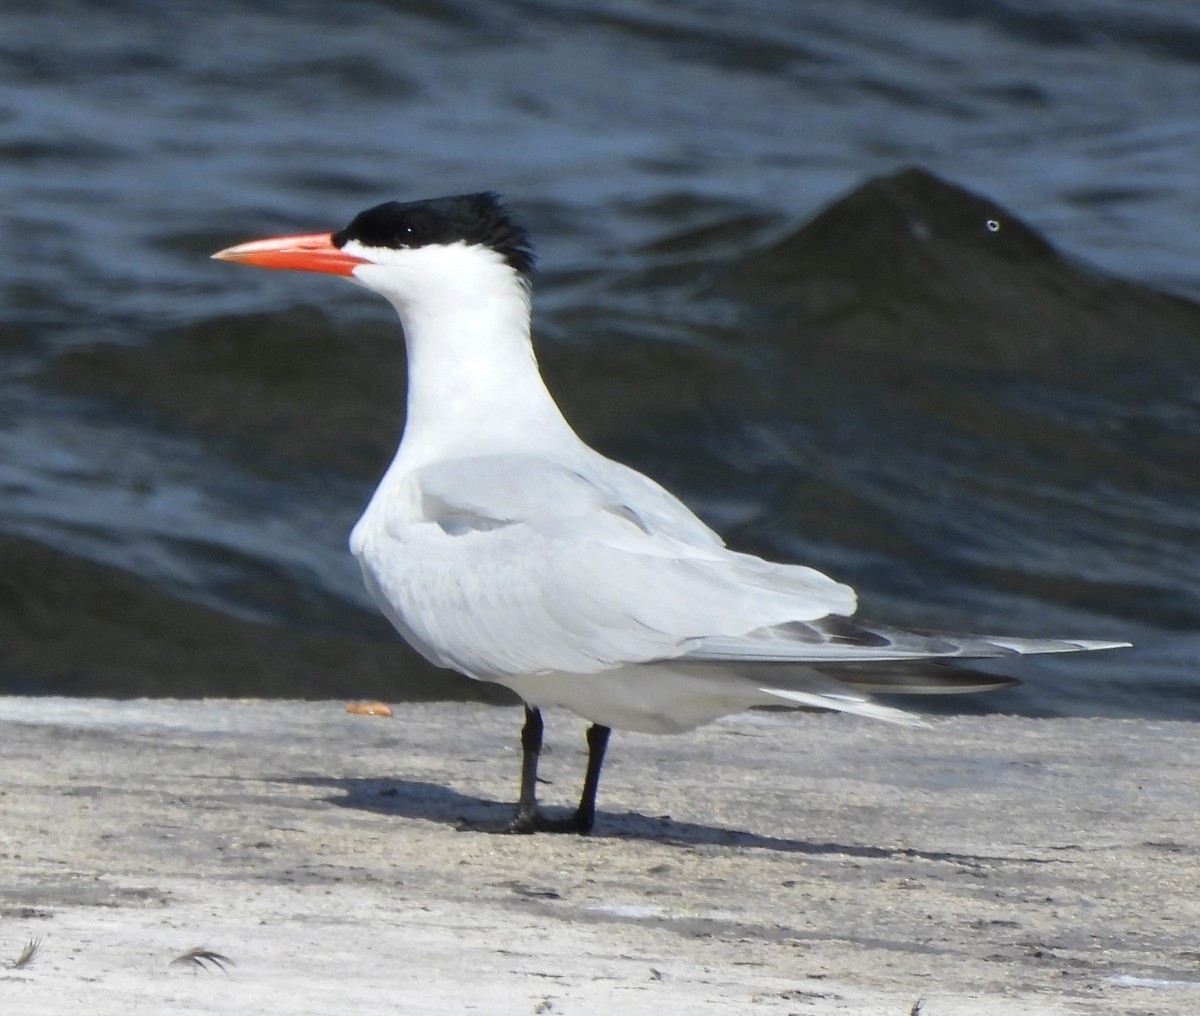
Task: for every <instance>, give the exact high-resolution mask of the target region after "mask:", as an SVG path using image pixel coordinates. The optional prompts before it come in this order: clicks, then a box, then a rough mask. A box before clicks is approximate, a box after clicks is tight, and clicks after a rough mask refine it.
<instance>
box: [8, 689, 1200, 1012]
mask: <svg viewBox="0 0 1200 1016" xmlns="http://www.w3.org/2000/svg"><path fill="white" fill-rule="evenodd" d="M519 725H520V715H519V712H518V711H517V710H513V709H497V708H492V707H487V706H475V705H462V704H423V705H402V706H397V707H396V715H395V717H394V718H392V719H384V718H378V717H369V716H351V715H347V714H346V712H345V710H344V703H335V702H318V703H297V702H260V701H200V702H180V701H133V702H115V701H109V700H102V699H22V698H7V699H0V764H2V766H3V770H2V771H3V784H2V789H0V872H2V875H0V1012H4V1013H14V1014H18V1013H19V1014H22V1016H40V1014H54V1016H60V1014H63V1013H88V1014H100V1016H104V1014H110V1013H113V1014H115V1013H122V1014H124V1013H155V1014H158V1013H172V1012H187V1013H220V1014H232V1013H239V1014H240V1013H247V1014H249V1013H266V1012H269V1013H272V1014H281V1016H290V1014H300V1013H306V1014H307V1013H313V1014H317V1013H320V1014H322V1016H329V1014H338V1013H354V1014H373V1013H381V1014H385V1013H387V1014H390V1013H397V1014H399V1013H405V1014H408V1013H412V1014H422V1016H425V1014H439V1013H455V1014H458V1013H471V1012H477V1013H487V1014H510V1013H511V1014H523V1016H524V1014H530V1016H532V1014H564V1016H567V1014H593V1013H594V1014H618V1013H619V1014H662V1013H686V1014H693V1013H699V1014H710V1013H711V1014H716V1013H721V1014H729V1013H750V1014H763V1016H767V1014H782V1013H801V1014H809V1013H812V1014H850V1013H856V1014H857V1013H862V1014H880V1016H908V1014H909V1013H911V1012H912V1011H913V1007H914V1003H916V1002H917V1000H918V999H923V1001H922V1002H921V1005H920V1008H919V1011H920V1012H921V1013H923V1014H924V1016H979V1014H1001V1016H1016V1014H1022V1016H1030V1014H1041V1013H1062V1014H1068V1013H1120V1014H1122V1016H1137V1014H1147V1016H1148V1014H1151V1013H1153V1014H1156V1016H1175V1014H1178V1016H1195V1014H1196V1013H1200V819H1198V816H1200V765H1198V763H1197V752H1196V743H1197V742H1196V730H1195V727H1194V726H1192V725H1188V724H1183V723H1162V722H1143V721H1116V720H1082V719H1081V720H1030V719H1014V718H1007V717H986V718H952V719H936V720H934V721H933V725H932V727H931V728H930V729H926V730H919V729H918V730H910V729H901V728H895V727H891V726H887V725H884V724H875V723H871V722H869V721H859V720H856V719H853V718H849V717H844V716H833V715H817V714H775V713H771V714H766V713H753V714H745V715H743V716H741V717H737V718H735V719H733V720H731V721H727V722H722V723H719V724H715V725H713V726H711V727H708V728H705V729H703V730H700V731H696V732H694V733H692V734H686V735H682V736H679V737H673V738H651V737H646V736H638V735H632V734H623V733H621V732H616V733H615V734H614V737H613V743H612V746H611V749H610V756H609V763H608V766H607V768H606V772H605V779H604V781H603V782H602V784H601V788H600V813H599V817H598V822H597V828H596V832H595V834H594V835H593V836H591V837H588V838H579V837H558V836H554V837H552V836H537V837H505V836H492V835H487V834H483V833H477V832H460V831H458V829H457V826H458V823H459V820H460V819H461V818H467V819H472V818H473V819H483V818H487V817H495V818H499V817H500V816H501V815H503V814H504V813H505V809H506V808H507V807H508V804H507V802H508V801H509V800H510V799H511V798H512V797H514V796H515V792H516V778H517V771H518V762H519V756H518V750H517V733H518V729H519ZM582 732H583V724H582V723H580V722H579V721H577V720H575V719H573V718H572V717H570V716H568V715H566V714H563V713H556V712H551V713H548V714H547V735H548V742H549V744H550V746H551V749H552V751H551V753H550V754H548V755H547V756H546V757H545V759H544V764H543V772H544V775H545V776H546V777H547V779H548V780H550V781H551V782H550V783H549V784H547V785H546V786H545V787H544V788H543V797H544V799H545V800H547V801H551V802H562V803H563V804H566V803H568V802H571V801H573V800H574V798H575V795H576V793H577V788H578V784H579V781H580V779H581V777H582V764H583V754H582V744H583V737H582ZM668 815H669V817H668ZM31 938H39V939H40V940H41V950H40V952H39V954H38V955H37V956H36V957H35V958H34V959H33V961H32V962H30V963H29V964H27V965H26V966H24V967H22V968H19V969H14V968H13V967H12V966H11V961H12V960H14V959H15V958H16V957H17V955H18V954H19V953H20V951H21V948H22V946H23V945H24V943H25V942H26V941H27V940H29V939H31ZM197 946H204V947H207V948H209V949H211V950H213V951H215V952H217V953H220V954H222V955H224V956H227V957H229V958H230V959H231V960H232V961H233V962H234V963H235V964H236V965H234V966H230V967H229V968H228V971H227V972H226V973H221V972H220V971H217V970H213V969H208V970H198V969H195V968H194V967H192V966H188V965H183V964H175V965H172V964H171V962H170V961H171V960H172V958H173V957H175V956H177V955H178V954H180V953H182V952H184V951H185V950H187V949H190V948H193V947H197Z"/></svg>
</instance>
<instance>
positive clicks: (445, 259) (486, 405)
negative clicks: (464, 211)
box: [345, 243, 579, 470]
mask: <svg viewBox="0 0 1200 1016" xmlns="http://www.w3.org/2000/svg"><path fill="white" fill-rule="evenodd" d="M351 247H352V244H347V245H346V248H345V249H346V250H347V251H350V252H352V253H355V252H356V251H352V250H351ZM370 257H371V259H372V261H373V262H375V263H372V264H365V265H360V266H358V267H357V268H355V270H354V279H355V281H357V282H358V283H359V284H361V285H363V286H365V287H366V288H368V289H371V290H374V291H375V292H377V293H379V294H381V295H382V296H384V297H386V298H387V299H388V300H389V301H390V302H391V303H392V305H393V306H394V307H395V308H396V311H397V313H398V314H399V315H400V321H401V324H402V325H403V327H404V339H405V345H406V348H407V354H408V400H407V419H406V422H405V425H404V436H403V439H402V441H401V444H400V448H399V450H398V452H397V456H396V463H395V464H396V465H397V466H400V465H402V466H403V468H404V469H406V470H407V469H415V468H419V467H420V466H422V465H425V464H427V463H430V462H436V461H440V460H443V459H451V458H460V457H467V456H472V455H479V454H495V453H500V452H524V451H535V450H537V451H543V452H544V451H548V450H551V449H553V448H555V447H562V446H563V445H564V444H568V443H569V444H572V445H577V444H578V442H579V439H578V438H577V437H576V436H575V433H574V432H573V431H572V430H571V428H570V426H569V425H568V424H567V422H566V420H565V419H564V418H563V415H562V413H561V412H560V411H559V409H558V406H557V405H555V403H554V400H553V398H551V396H550V393H549V391H548V390H547V389H546V385H545V383H544V382H543V381H542V377H541V374H540V373H539V371H538V365H537V360H536V358H535V357H534V352H533V344H532V342H531V340H530V333H529V315H530V305H529V292H528V287H527V286H526V284H525V283H524V281H523V280H522V278H521V276H520V275H518V274H517V273H516V272H515V271H514V270H513V269H512V268H511V267H510V266H509V265H508V264H507V263H506V262H505V261H504V259H503V258H502V257H501V256H500V255H498V254H496V253H495V252H494V251H492V250H490V249H488V248H485V247H469V246H467V245H466V244H462V243H459V244H452V245H449V246H428V247H420V248H415V249H410V250H398V251H379V250H378V249H372V250H371V251H370Z"/></svg>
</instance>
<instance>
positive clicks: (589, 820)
mask: <svg viewBox="0 0 1200 1016" xmlns="http://www.w3.org/2000/svg"><path fill="white" fill-rule="evenodd" d="M594 820H595V816H594V815H589V814H585V813H582V812H580V811H574V812H572V813H571V814H570V815H567V816H566V817H564V818H551V817H549V816H548V815H543V814H542V812H541V811H539V810H538V809H537V808H532V809H530V808H518V809H517V810H516V812H514V814H513V817H512V818H510V819H509V820H508V821H507V822H501V823H499V824H497V823H486V822H479V823H475V822H466V821H463V822H459V824H458V829H459V831H460V832H478V833H494V834H497V833H498V834H504V835H510V836H528V835H530V834H531V833H574V834H575V835H577V836H585V835H587V834H588V833H589V832H591V831H592V824H593V822H594Z"/></svg>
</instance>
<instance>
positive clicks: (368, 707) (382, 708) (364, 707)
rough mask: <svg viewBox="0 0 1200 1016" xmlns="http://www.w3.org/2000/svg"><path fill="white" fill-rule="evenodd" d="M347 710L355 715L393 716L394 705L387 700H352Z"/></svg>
mask: <svg viewBox="0 0 1200 1016" xmlns="http://www.w3.org/2000/svg"><path fill="white" fill-rule="evenodd" d="M346 712H348V713H353V714H354V715H355V716H391V715H392V707H391V706H389V705H388V704H387V703H386V702H350V703H349V704H347V706H346Z"/></svg>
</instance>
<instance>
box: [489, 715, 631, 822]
mask: <svg viewBox="0 0 1200 1016" xmlns="http://www.w3.org/2000/svg"><path fill="white" fill-rule="evenodd" d="M543 729H544V727H543V723H542V714H541V712H540V711H539V710H537V709H535V708H533V707H532V706H526V707H525V726H524V727H522V728H521V796H520V797H519V798H518V800H517V810H516V812H515V813H514V814H513V817H512V821H511V822H509V824H508V825H507V826H506V827H505V832H510V833H535V832H543V833H579V834H581V835H582V834H584V833H587V832H590V831H591V829H592V825H593V824H594V823H595V820H596V789H597V788H598V787H599V786H600V769H601V767H602V766H603V765H604V752H605V749H606V748H607V747H608V735H609V734H610V733H611V730H610V728H608V727H602V726H601V725H600V724H599V723H593V724H592V725H591V726H590V727H589V728H588V732H587V743H588V764H587V776H586V777H584V781H583V795H582V796H581V797H580V799H579V807H578V808H577V809H576V810H575V814H574V815H572V816H570V817H569V818H547V817H546V816H545V815H543V814H542V813H541V812H540V811H539V810H538V805H537V768H538V756H539V755H541V752H542V731H543Z"/></svg>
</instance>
